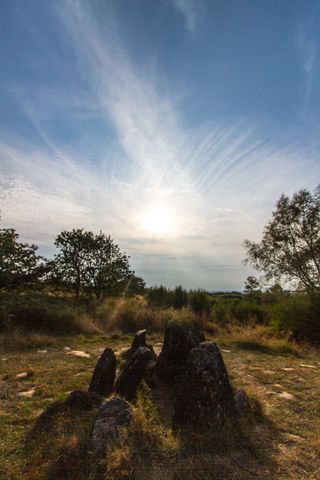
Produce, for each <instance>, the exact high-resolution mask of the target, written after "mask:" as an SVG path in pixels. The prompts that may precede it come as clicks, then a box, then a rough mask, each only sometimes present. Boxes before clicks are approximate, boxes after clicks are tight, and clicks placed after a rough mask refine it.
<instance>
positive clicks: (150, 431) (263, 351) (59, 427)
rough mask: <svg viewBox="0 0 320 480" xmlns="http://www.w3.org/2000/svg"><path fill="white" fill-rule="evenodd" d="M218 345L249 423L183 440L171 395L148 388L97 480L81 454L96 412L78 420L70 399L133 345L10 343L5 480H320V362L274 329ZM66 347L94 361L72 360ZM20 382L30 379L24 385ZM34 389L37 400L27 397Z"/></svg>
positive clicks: (2, 389)
mask: <svg viewBox="0 0 320 480" xmlns="http://www.w3.org/2000/svg"><path fill="white" fill-rule="evenodd" d="M214 339H215V340H216V341H217V342H218V344H219V345H220V346H221V349H222V354H223V356H224V359H225V363H226V365H227V369H228V371H229V374H230V377H231V380H232V383H233V385H234V386H235V387H236V388H240V387H243V388H245V390H246V391H247V393H248V394H249V397H250V399H251V405H252V409H251V414H250V415H249V416H247V417H243V418H241V419H240V421H239V423H238V424H237V425H236V426H232V425H229V426H227V429H226V431H225V432H224V434H223V435H221V434H217V433H214V432H209V433H208V434H206V435H200V434H192V433H190V432H189V433H188V434H187V433H184V434H183V433H181V432H180V433H175V432H172V430H171V428H170V402H169V397H168V392H166V391H155V392H153V393H152V392H150V391H149V390H148V388H147V387H145V386H144V387H143V388H142V389H141V390H140V393H139V398H138V402H137V404H136V406H135V408H134V421H133V422H132V424H131V426H130V428H129V430H126V431H123V432H122V436H121V439H120V440H119V442H117V443H116V444H113V445H110V446H109V449H108V451H107V454H106V457H105V459H104V463H102V464H101V465H100V467H101V468H100V470H99V469H97V470H96V474H95V476H90V474H89V473H88V471H87V470H86V468H87V466H88V465H87V463H86V462H87V460H84V458H85V457H84V454H83V452H84V450H85V445H86V440H87V438H88V434H89V431H90V428H91V426H92V422H93V419H94V417H95V414H96V410H95V408H93V409H91V410H90V409H89V410H81V411H77V410H76V411H74V410H71V409H68V408H66V407H65V405H64V403H63V402H64V400H65V399H66V398H67V395H68V392H70V391H71V390H74V389H86V388H87V387H88V384H89V381H90V378H91V374H92V372H93V369H94V366H95V363H96V361H97V359H98V357H99V355H100V353H101V350H102V349H103V348H104V347H105V346H106V345H109V346H111V347H112V348H114V350H115V352H116V356H117V360H118V364H119V362H120V359H121V355H122V353H123V351H124V349H125V348H128V347H129V346H130V343H131V337H130V336H128V335H126V336H124V335H123V334H122V333H121V332H114V333H113V334H110V336H106V335H100V334H98V335H91V336H86V335H78V336H73V337H50V336H41V335H40V336H33V335H29V336H28V337H27V339H24V340H22V339H21V338H19V336H16V338H15V340H14V341H13V342H12V343H11V344H8V343H7V338H2V342H3V343H2V351H1V355H0V362H1V363H0V365H1V384H0V385H1V386H0V395H1V404H2V407H1V411H0V430H1V435H0V438H1V441H0V443H1V445H0V478H1V479H2V478H3V479H8V480H22V479H23V480H53V479H57V480H58V479H59V480H64V479H66V480H67V479H68V478H70V479H71V478H72V479H73V480H74V479H79V480H80V479H81V480H89V479H94V478H95V479H96V480H97V479H98V478H99V479H100V480H107V479H108V480H115V479H120V478H123V479H124V478H127V479H128V478H131V479H139V480H151V479H156V480H164V479H165V480H180V479H181V480H182V479H183V480H191V479H196V480H200V479H201V480H202V479H205V480H206V479H217V480H220V479H222V478H223V479H226V480H231V479H233V480H248V479H251V478H259V479H270V480H271V479H280V480H285V479H286V480H287V479H288V478H290V479H293V480H302V479H310V480H317V479H319V476H320V440H319V439H320V405H319V397H320V357H319V355H318V354H317V353H316V352H315V351H312V350H310V349H309V350H306V349H304V348H303V347H301V346H298V345H296V344H295V343H292V342H290V341H289V340H288V339H275V338H273V337H272V336H271V335H270V332H269V331H268V329H266V327H258V328H244V327H243V328H239V327H235V326H233V327H229V328H228V330H221V329H220V330H217V331H216V332H215V337H214ZM148 340H149V342H150V343H153V344H155V343H158V342H159V341H161V338H160V337H159V336H158V335H156V334H155V335H153V336H151V337H149V339H148ZM28 342H29V344H28ZM65 347H68V348H69V349H71V350H83V351H85V352H86V353H89V354H90V357H89V358H81V357H76V356H73V355H72V354H69V353H68V352H70V350H66V349H65ZM45 350H46V352H45ZM22 372H29V375H27V376H26V378H25V379H22V380H20V379H17V377H16V375H17V374H19V373H22ZM32 389H34V394H33V396H31V397H30V398H28V397H24V396H20V395H19V394H21V393H24V392H28V391H30V390H32ZM48 408H50V410H49V414H44V413H43V412H46V411H47V409H48ZM171 408H172V406H171ZM39 419H40V420H39ZM101 469H102V470H101ZM67 471H69V474H67V473H66V472H67ZM101 471H102V472H103V473H101Z"/></svg>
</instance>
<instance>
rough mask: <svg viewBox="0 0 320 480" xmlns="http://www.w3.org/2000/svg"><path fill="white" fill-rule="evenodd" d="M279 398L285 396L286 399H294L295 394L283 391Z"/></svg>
mask: <svg viewBox="0 0 320 480" xmlns="http://www.w3.org/2000/svg"><path fill="white" fill-rule="evenodd" d="M278 397H279V398H284V399H285V400H293V399H294V396H293V395H292V394H291V393H289V392H282V393H280V394H279V395H278Z"/></svg>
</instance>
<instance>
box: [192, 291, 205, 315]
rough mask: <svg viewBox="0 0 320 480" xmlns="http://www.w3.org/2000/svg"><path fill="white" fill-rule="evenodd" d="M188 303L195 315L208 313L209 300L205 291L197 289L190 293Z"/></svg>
mask: <svg viewBox="0 0 320 480" xmlns="http://www.w3.org/2000/svg"><path fill="white" fill-rule="evenodd" d="M189 302H190V305H191V308H192V310H193V312H194V313H195V314H196V315H199V316H200V315H202V314H203V313H209V311H210V299H209V296H208V294H207V292H206V291H205V290H201V289H198V290H193V291H191V292H190V295H189Z"/></svg>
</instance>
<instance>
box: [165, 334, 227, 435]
mask: <svg viewBox="0 0 320 480" xmlns="http://www.w3.org/2000/svg"><path fill="white" fill-rule="evenodd" d="M234 414H235V405H234V397H233V390H232V388H231V385H230V381H229V377H228V374H227V370H226V367H225V365H224V362H223V359H222V356H221V353H220V350H219V348H218V347H217V346H216V345H215V344H209V343H208V342H204V343H202V344H201V346H200V347H198V348H193V349H192V350H191V352H190V355H189V358H188V362H187V365H186V369H185V374H184V378H183V381H182V384H181V387H180V390H179V391H178V394H177V397H176V401H175V405H174V416H173V425H174V426H175V427H179V426H191V427H192V428H193V429H196V430H207V429H208V428H214V429H220V428H221V427H222V426H223V424H224V421H225V418H226V417H227V416H232V415H234Z"/></svg>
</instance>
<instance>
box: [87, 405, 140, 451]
mask: <svg viewBox="0 0 320 480" xmlns="http://www.w3.org/2000/svg"><path fill="white" fill-rule="evenodd" d="M131 418H132V413H131V407H130V405H129V403H127V402H126V401H125V400H123V399H122V398H119V397H114V398H112V399H111V400H107V401H105V402H104V403H103V404H102V405H101V406H100V408H99V411H98V415H97V418H96V421H95V422H94V425H93V428H92V431H91V435H90V436H91V447H93V449H94V451H95V452H96V453H97V452H101V453H103V452H104V451H105V449H106V446H107V444H108V442H110V440H116V439H118V438H119V427H128V426H129V424H130V421H131Z"/></svg>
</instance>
